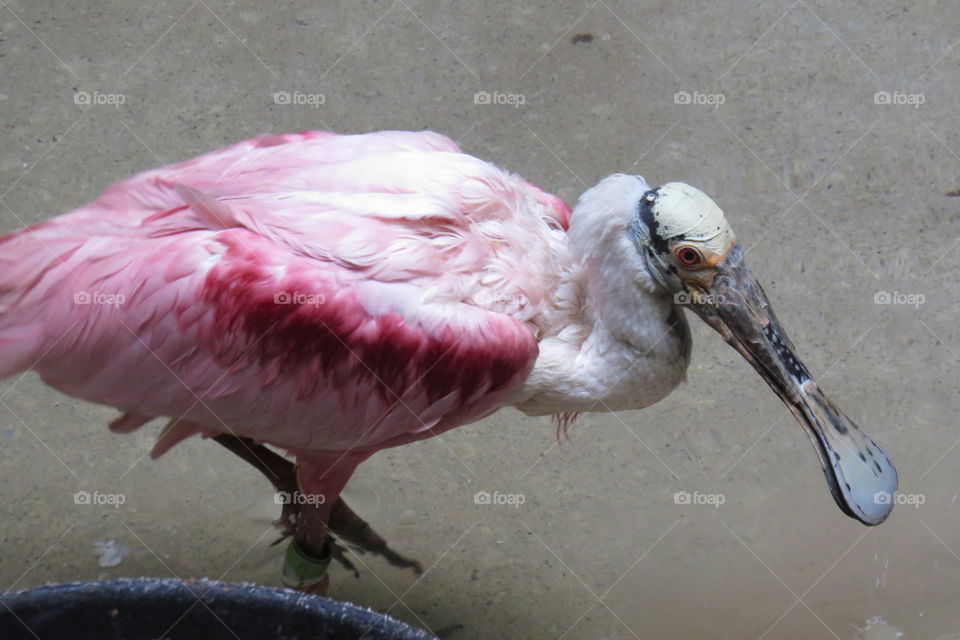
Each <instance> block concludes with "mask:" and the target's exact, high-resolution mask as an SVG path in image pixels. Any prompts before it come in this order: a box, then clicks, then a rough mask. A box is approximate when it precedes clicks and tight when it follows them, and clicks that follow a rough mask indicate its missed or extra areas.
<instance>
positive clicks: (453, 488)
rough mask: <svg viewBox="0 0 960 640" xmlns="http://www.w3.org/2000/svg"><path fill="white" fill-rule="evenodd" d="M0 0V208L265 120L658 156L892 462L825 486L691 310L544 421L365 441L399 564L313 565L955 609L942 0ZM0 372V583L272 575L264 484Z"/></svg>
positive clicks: (580, 605) (673, 612) (915, 615)
mask: <svg viewBox="0 0 960 640" xmlns="http://www.w3.org/2000/svg"><path fill="white" fill-rule="evenodd" d="M8 5H9V9H10V11H8V12H7V13H6V15H5V16H4V17H3V18H2V19H0V54H2V57H3V60H4V62H3V67H4V78H5V80H7V81H6V82H5V83H4V85H3V86H2V87H0V120H2V121H3V122H4V123H5V125H6V126H5V127H3V128H0V148H3V150H4V151H3V152H2V153H0V194H2V195H0V199H2V201H3V205H5V206H0V232H5V231H9V230H13V229H15V228H18V227H20V226H22V225H23V224H26V223H30V222H36V221H39V220H42V219H44V218H46V217H49V216H50V215H53V214H56V213H59V212H62V211H66V210H68V209H70V208H72V207H76V206H79V205H82V204H83V203H85V202H87V201H89V200H90V199H92V198H93V197H94V196H96V194H97V193H98V192H99V191H100V190H101V189H102V188H103V187H105V186H106V185H107V184H109V183H110V182H112V181H113V180H116V179H120V178H122V177H125V176H127V175H129V174H130V173H131V172H133V171H136V170H141V169H146V168H150V167H153V166H156V165H157V164H159V163H161V162H169V161H173V160H176V159H181V158H186V157H190V156H191V155H193V154H196V153H199V152H201V151H205V150H209V149H213V148H216V147H219V146H222V145H223V144H226V143H228V142H232V141H235V140H239V139H243V138H246V137H249V136H252V135H256V134H259V133H262V132H264V131H273V132H279V131H297V130H303V129H307V128H330V129H333V130H337V131H341V132H355V131H366V130H375V129H388V128H397V129H420V128H424V127H429V128H432V129H435V130H438V131H441V132H443V133H446V134H448V135H450V136H452V137H455V138H456V139H457V140H458V142H459V143H460V144H461V145H462V146H463V148H464V149H465V150H466V151H468V152H470V153H473V154H476V155H478V156H480V157H483V158H486V159H489V160H491V161H494V162H496V163H497V164H499V165H500V166H503V167H506V168H509V169H511V170H514V171H517V172H519V173H521V174H522V175H524V176H525V177H527V178H528V179H530V180H531V181H533V182H534V183H536V184H538V185H540V186H542V187H544V188H545V189H547V190H549V191H552V192H554V193H558V194H559V195H561V196H562V197H564V198H565V199H567V200H568V201H569V202H571V203H573V201H574V200H575V199H576V197H577V195H578V194H579V193H580V192H582V191H583V189H584V188H585V187H586V186H587V185H590V184H593V183H594V182H596V181H597V180H598V179H599V178H601V177H603V176H604V175H607V174H609V173H613V172H616V171H631V172H640V173H643V174H644V175H645V176H646V177H647V179H648V180H649V181H650V182H651V183H653V184H659V183H662V182H666V181H668V180H685V181H687V182H690V183H692V184H694V185H696V186H698V187H700V188H702V189H704V190H705V191H706V192H708V193H709V194H710V195H711V196H713V197H714V198H715V199H716V200H717V201H718V203H719V204H720V205H721V206H722V207H723V208H724V210H725V211H726V213H727V216H728V219H729V220H730V222H731V225H732V226H733V228H734V229H735V231H736V232H737V234H738V237H739V238H740V239H741V241H742V242H743V244H744V247H745V248H746V249H747V260H748V262H749V263H750V265H751V266H752V268H753V269H754V271H755V272H756V274H757V276H758V278H759V279H760V281H761V282H762V283H763V284H764V287H765V289H766V291H767V294H768V296H769V297H770V298H771V301H772V302H773V305H774V306H775V308H776V310H777V314H778V316H779V317H780V320H781V321H782V322H783V324H784V325H785V327H786V328H787V330H788V331H789V332H790V335H791V337H792V339H793V341H794V343H795V344H796V345H797V347H798V350H799V353H800V354H801V355H802V356H803V357H804V360H805V361H806V363H807V365H808V366H809V368H810V369H811V371H812V372H813V374H814V375H815V377H817V379H818V381H819V382H820V383H821V385H822V386H823V387H824V388H825V389H826V390H828V391H829V393H830V396H831V397H832V399H833V400H834V401H835V402H837V404H839V405H840V406H841V407H842V408H843V409H844V410H845V411H846V412H847V413H848V414H849V415H850V416H851V417H852V418H853V419H854V420H855V421H857V422H858V423H859V424H860V425H861V426H863V427H864V428H865V429H866V430H867V431H868V432H869V433H871V435H873V436H874V437H875V438H876V439H877V440H878V442H880V443H881V444H882V445H883V446H884V447H885V448H886V450H887V452H888V453H889V454H890V455H891V457H892V458H893V460H894V462H895V463H896V464H897V466H898V469H899V472H900V480H901V484H900V486H901V491H902V492H903V496H904V497H903V498H902V499H903V500H904V501H905V503H904V504H900V505H898V506H897V507H896V508H895V509H894V512H893V515H892V516H891V518H890V519H889V521H888V522H886V523H884V524H883V525H881V526H879V527H877V528H873V529H868V528H865V527H863V526H862V525H860V524H858V523H856V522H854V521H853V520H851V519H849V518H847V517H846V516H844V515H843V514H842V513H840V511H839V510H838V509H837V508H836V506H835V505H834V504H833V501H832V499H831V498H830V496H829V494H828V492H827V488H826V486H825V483H824V481H823V477H822V474H821V472H820V470H819V467H818V463H817V461H816V458H815V455H814V452H813V451H812V449H811V447H810V445H809V443H808V442H807V439H806V436H804V434H803V433H802V431H801V429H800V428H799V426H798V425H796V424H795V423H794V421H793V418H792V417H791V416H790V415H788V414H786V412H785V409H784V408H783V407H782V405H781V404H780V403H779V402H778V401H777V400H776V398H774V397H773V395H772V394H771V393H770V392H769V390H768V389H767V388H766V386H765V385H764V384H763V382H762V381H761V380H760V379H759V378H758V377H757V376H756V375H755V374H754V373H753V371H752V370H750V368H749V366H748V365H747V364H746V363H745V362H743V361H742V360H741V359H740V358H739V356H737V355H736V354H735V353H733V351H732V350H730V349H729V348H728V347H726V346H725V345H723V344H722V343H721V341H720V340H719V338H718V337H717V336H716V335H714V334H713V333H712V332H710V331H709V330H708V329H707V328H706V327H704V326H702V325H700V323H699V322H698V321H696V320H695V319H693V318H691V324H692V329H693V333H694V340H695V348H694V356H693V362H692V364H691V367H690V371H689V375H688V378H689V382H688V383H687V384H685V385H684V386H682V387H681V388H680V389H678V390H677V391H676V392H675V393H674V394H673V395H672V396H671V397H669V398H668V399H667V400H665V401H664V402H662V403H661V404H659V405H656V406H654V407H651V408H648V409H645V410H643V411H639V412H626V413H621V414H616V415H604V414H588V415H585V416H583V417H582V418H581V419H580V421H579V422H577V423H576V424H575V425H574V426H573V427H572V428H571V430H570V441H569V442H568V441H566V440H564V441H563V442H561V443H557V442H556V441H555V439H554V432H555V431H554V427H553V425H552V424H551V423H550V422H549V420H547V419H541V418H537V419H533V418H527V417H525V416H523V415H522V414H519V413H517V412H515V411H512V410H506V411H504V412H501V413H499V414H496V415H494V416H493V417H491V418H489V419H487V420H484V421H482V422H481V423H478V424H476V425H472V426H469V427H466V428H463V429H459V430H456V431H454V432H451V433H449V434H446V435H444V436H442V439H435V440H431V441H427V442H423V443H418V444H415V445H410V446H407V447H404V448H402V449H398V450H395V451H388V452H384V453H381V454H378V455H377V456H375V457H374V458H373V459H371V460H370V461H369V462H368V463H366V464H365V465H364V466H363V467H361V469H360V471H359V473H358V474H357V476H356V477H355V479H354V481H353V482H352V483H351V485H350V486H349V487H348V490H347V492H346V494H345V495H346V498H347V500H348V502H349V503H351V504H352V505H353V507H354V509H356V510H357V511H358V512H359V513H360V514H361V515H362V516H364V517H365V518H366V519H367V520H368V521H369V522H370V523H371V524H372V525H373V526H374V527H375V528H376V529H377V530H378V531H380V532H381V533H382V534H384V535H385V536H386V537H387V538H388V539H389V540H390V541H391V543H392V544H393V545H394V546H395V548H396V549H397V550H399V551H401V552H402V553H405V554H409V555H411V556H413V557H416V558H418V559H419V560H421V562H422V563H423V564H424V567H426V568H428V571H427V572H426V574H425V575H424V576H423V577H422V578H421V579H419V580H417V579H416V578H415V577H414V576H413V575H411V574H409V573H407V572H403V571H399V570H395V569H392V568H390V567H387V566H385V563H383V562H381V561H378V560H376V559H370V558H366V557H360V558H358V559H357V563H358V566H359V567H360V569H361V577H360V579H359V580H357V579H354V578H353V577H352V576H350V575H348V574H347V573H346V572H345V571H340V570H338V571H337V572H336V573H335V575H334V576H333V582H332V588H331V595H332V596H334V597H337V598H343V599H349V600H352V601H355V602H358V603H361V604H363V605H368V606H371V607H374V608H377V609H380V610H389V611H390V612H391V613H392V614H394V615H396V616H397V617H399V618H401V619H403V620H406V621H409V622H411V623H414V624H417V625H420V626H423V627H426V628H429V629H431V630H433V631H434V632H437V633H438V634H439V635H441V636H442V637H444V638H453V639H455V640H467V639H469V638H484V637H508V638H645V639H646V638H710V639H715V638H738V639H741V638H755V639H760V638H766V639H792V638H796V639H803V640H809V639H811V638H827V639H829V638H840V639H842V640H847V639H857V640H861V639H869V640H880V639H886V638H906V639H910V640H948V639H953V638H960V611H958V610H957V605H956V603H957V597H958V594H960V590H958V589H960V587H958V585H960V508H958V505H957V499H958V489H957V478H958V477H960V472H958V471H957V469H958V468H960V465H958V462H960V459H958V458H960V447H957V446H956V445H957V444H958V438H960V431H958V429H957V421H956V416H957V413H958V410H960V395H958V385H957V380H956V375H955V371H956V369H957V363H958V360H960V356H958V354H960V332H958V330H957V327H956V322H955V318H956V315H957V302H956V301H957V300H958V294H960V284H958V283H960V277H958V276H960V273H958V259H960V250H958V249H956V246H957V245H956V239H957V238H958V237H960V217H958V216H957V215H956V212H957V207H958V201H957V199H956V198H953V197H950V196H948V195H947V194H948V193H950V192H953V191H954V190H956V189H957V188H958V187H960V184H958V183H957V180H958V178H957V176H958V170H960V159H958V158H960V156H958V155H957V154H958V152H960V139H958V138H957V136H956V133H955V129H956V127H955V105H956V104H957V103H958V101H960V95H957V93H958V86H960V84H958V83H957V78H956V74H957V66H956V65H957V61H958V57H957V56H960V49H951V48H950V46H951V44H952V43H954V41H955V39H956V25H957V24H960V5H957V4H956V3H947V2H941V3H937V2H931V3H926V4H920V5H917V4H911V5H910V6H909V7H908V6H906V5H904V6H900V5H896V4H889V5H885V6H883V7H867V6H860V5H852V4H849V3H848V4H837V3H818V2H803V3H799V4H791V3H788V2H773V3H764V4H763V6H759V7H747V6H744V5H741V4H732V3H725V2H720V3H710V4H708V5H699V4H693V3H687V2H680V3H673V2H665V1H661V0H654V1H652V2H645V3H626V2H617V1H615V0H609V1H607V2H601V3H592V2H587V1H585V2H577V1H570V2H560V3H553V4H551V5H550V6H549V7H547V6H546V5H544V6H543V7H541V6H538V5H534V4H529V3H528V4H522V5H520V6H517V5H515V4H514V3H502V4H496V5H489V6H487V5H470V6H465V5H462V4H455V3H444V2H437V3H430V2H420V1H414V0H408V1H407V2H401V3H393V4H391V3H384V2H363V3H355V2H349V3H348V2H333V3H323V4H320V5H318V4H316V3H306V2H303V3H298V2H292V3H285V4H284V6H283V7H270V8H268V9H264V8H261V7H259V6H258V5H256V3H250V2H246V0H230V1H224V2H207V3H200V4H192V3H191V2H189V1H187V0H183V1H181V0H169V1H163V2H153V3H144V4H142V5H136V6H134V5H127V4H122V3H118V4H115V5H110V6H109V7H108V8H105V9H102V10H98V11H99V13H96V12H94V13H91V11H90V10H89V7H84V6H83V3H80V4H76V5H74V4H70V3H67V4H64V3H55V2H48V1H40V2H34V1H31V2H27V1H26V0H16V1H8ZM11 12H12V13H11ZM14 14H15V15H16V18H15V17H14ZM588 35H589V36H591V37H590V38H588V37H586V36H588ZM40 43H43V44H40ZM125 71H129V73H126V74H124V72H125ZM121 76H122V78H121ZM78 91H86V92H88V93H91V94H92V92H97V91H98V92H100V93H101V94H103V95H108V96H109V95H113V96H117V95H123V96H124V102H123V104H116V103H117V100H116V99H114V100H113V103H108V102H103V103H102V104H79V103H77V102H76V101H75V98H74V94H75V93H77V92H78ZM282 91H286V92H288V93H291V94H292V93H293V92H295V91H299V92H302V93H304V94H309V95H318V94H322V95H324V96H325V99H324V101H323V103H322V104H319V103H318V101H316V100H314V101H313V103H310V102H309V101H305V102H303V103H302V104H281V103H277V102H276V100H275V99H274V94H275V93H276V92H282ZM483 91H487V92H490V93H491V94H492V92H495V91H499V92H501V93H504V94H510V95H523V96H524V103H523V104H522V105H519V106H517V105H516V103H517V102H518V101H517V100H514V101H513V103H504V104H485V103H483V101H480V102H479V103H478V102H477V101H476V100H475V94H476V93H477V92H483ZM882 91H886V92H888V93H889V92H898V91H899V92H906V93H909V94H911V95H918V94H919V95H923V96H924V104H922V105H920V106H919V108H914V106H913V105H908V104H903V105H898V104H883V103H877V102H876V99H875V93H876V92H882ZM678 92H687V93H689V94H691V95H693V94H694V93H695V92H700V93H701V94H704V95H708V94H709V95H712V96H714V99H713V102H712V103H708V102H704V103H703V104H692V103H691V104H683V103H682V101H681V103H678V102H677V101H676V99H675V94H677V93H678ZM721 94H722V95H723V96H724V101H723V103H722V104H717V100H716V99H715V96H717V95H721ZM914 102H916V101H914ZM801 196H802V202H801V203H800V204H797V203H796V199H797V198H798V197H801ZM882 292H886V293H889V294H891V296H890V300H891V303H889V304H885V303H883V299H884V298H882V297H881V298H879V299H877V298H875V296H876V294H878V293H882ZM893 294H903V296H913V298H911V300H913V301H914V302H917V296H918V295H922V296H924V299H923V302H922V303H917V304H906V303H905V304H897V303H895V302H896V301H898V300H904V301H905V300H906V298H904V297H902V296H900V297H897V296H896V295H893ZM0 401H2V405H0V479H2V482H0V589H4V588H7V587H10V588H14V587H16V588H20V587H25V586H29V585H37V584H42V583H45V582H48V581H68V580H81V579H97V578H107V577H118V576H137V575H155V576H171V575H173V576H181V577H200V576H208V577H212V578H223V579H226V580H237V581H240V580H244V581H257V582H262V583H265V584H273V585H276V584H279V577H280V565H281V559H282V554H283V546H282V545H279V546H270V543H271V542H272V541H273V540H274V539H275V538H276V536H277V532H276V530H275V529H273V528H272V527H271V521H272V520H273V519H274V518H275V517H276V516H277V513H278V511H279V508H278V506H277V505H276V504H274V502H273V498H272V493H271V491H270V488H269V486H268V485H267V483H266V481H265V480H261V479H260V478H259V477H258V476H257V474H256V473H255V472H254V471H252V470H250V469H247V468H246V467H245V466H244V465H243V464H242V463H239V462H238V461H236V460H234V459H232V458H231V457H230V454H228V453H227V452H226V451H221V450H220V449H219V448H218V447H217V446H215V445H214V444H213V443H210V442H203V441H199V440H191V441H188V442H186V443H184V444H182V445H180V446H178V447H177V448H176V449H174V450H173V451H172V452H171V453H170V454H168V455H167V456H165V457H164V458H162V459H161V460H159V461H156V462H153V461H150V460H149V458H147V457H146V452H147V451H148V450H149V447H150V445H151V442H152V439H153V437H154V436H155V434H156V432H157V430H158V429H159V424H157V425H151V426H149V427H146V428H144V429H143V430H142V431H141V432H139V433H136V434H133V435H131V436H116V435H112V434H110V433H109V432H108V431H107V430H106V427H105V425H106V424H107V423H108V422H109V421H110V420H111V419H112V418H113V417H114V416H115V414H114V412H112V411H111V410H108V409H105V408H101V407H95V406H91V405H88V404H85V403H82V402H79V401H75V400H73V399H71V398H67V397H64V396H62V395H60V394H57V393H55V392H52V391H50V390H48V389H46V388H45V387H43V385H42V384H41V383H40V382H39V381H38V380H37V379H36V378H35V377H34V376H33V375H28V376H26V377H25V378H23V379H22V380H16V379H11V380H6V381H0ZM480 491H485V492H489V493H491V494H493V493H494V492H499V495H510V496H522V497H523V502H522V504H519V505H518V504H516V503H517V502H519V500H516V499H514V500H513V501H512V503H509V504H506V503H505V504H477V503H475V501H474V496H475V495H476V494H477V492H480ZM77 492H87V493H89V494H90V495H91V502H90V503H87V504H78V503H77V502H76V501H75V496H76V494H77ZM678 492H687V493H688V494H690V496H691V501H690V503H689V504H678V503H677V501H676V500H675V495H676V494H677V493H678ZM94 495H96V496H98V497H97V498H94ZM117 496H123V501H122V503H121V502H120V500H119V499H118V498H117ZM694 496H700V497H699V498H694ZM921 497H922V504H917V503H918V502H921ZM111 541H112V542H113V543H114V545H115V549H122V550H123V552H122V553H113V552H109V551H110V549H106V550H107V551H108V552H109V553H107V554H104V553H103V552H104V550H105V547H104V546H103V545H104V544H105V543H109V542H111ZM98 544H100V545H101V546H100V547H98V546H97V545H98ZM98 549H99V550H98ZM118 557H119V563H118V564H115V566H102V565H104V564H107V565H113V564H114V563H115V561H116V560H117V559H118ZM104 559H106V562H105V561H104Z"/></svg>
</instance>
